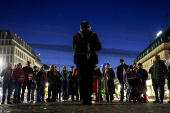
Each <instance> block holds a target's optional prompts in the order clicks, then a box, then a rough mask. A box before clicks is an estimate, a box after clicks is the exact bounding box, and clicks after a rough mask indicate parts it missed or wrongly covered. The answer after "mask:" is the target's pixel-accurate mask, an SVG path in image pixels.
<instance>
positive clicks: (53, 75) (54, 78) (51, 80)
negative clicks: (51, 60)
mask: <svg viewBox="0 0 170 113" xmlns="http://www.w3.org/2000/svg"><path fill="white" fill-rule="evenodd" d="M59 76H60V73H59V72H58V71H57V68H56V67H55V66H54V65H51V66H50V69H49V71H48V72H47V80H48V98H47V102H50V101H56V95H57V87H58V84H59ZM51 93H52V97H51Z"/></svg>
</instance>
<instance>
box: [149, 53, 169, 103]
mask: <svg viewBox="0 0 170 113" xmlns="http://www.w3.org/2000/svg"><path fill="white" fill-rule="evenodd" d="M149 72H150V74H151V75H152V85H153V88H154V92H155V97H156V100H155V101H154V103H159V98H158V89H159V90H160V92H159V94H160V100H161V101H160V103H163V98H164V85H165V75H166V74H167V72H168V69H167V67H166V65H165V63H164V61H162V60H161V59H160V55H155V62H154V64H153V65H152V67H151V68H150V69H149Z"/></svg>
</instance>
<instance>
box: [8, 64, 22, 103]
mask: <svg viewBox="0 0 170 113" xmlns="http://www.w3.org/2000/svg"><path fill="white" fill-rule="evenodd" d="M11 76H12V78H13V79H14V103H21V97H20V94H21V88H22V85H23V83H24V81H25V73H24V70H23V69H22V65H21V63H18V64H17V67H16V68H15V69H13V71H12V74H11Z"/></svg>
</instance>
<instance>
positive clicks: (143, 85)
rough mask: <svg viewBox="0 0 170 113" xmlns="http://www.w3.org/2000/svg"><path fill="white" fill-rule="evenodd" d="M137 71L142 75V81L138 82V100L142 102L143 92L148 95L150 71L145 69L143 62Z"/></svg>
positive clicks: (139, 64)
mask: <svg viewBox="0 0 170 113" xmlns="http://www.w3.org/2000/svg"><path fill="white" fill-rule="evenodd" d="M137 72H138V73H139V75H140V77H141V80H142V81H141V83H139V84H138V86H139V87H138V88H137V89H138V93H139V95H138V102H139V103H140V102H142V100H141V98H140V97H141V95H142V94H143V97H144V96H146V91H147V87H146V80H147V79H148V72H147V71H146V70H145V69H143V66H142V63H138V69H137Z"/></svg>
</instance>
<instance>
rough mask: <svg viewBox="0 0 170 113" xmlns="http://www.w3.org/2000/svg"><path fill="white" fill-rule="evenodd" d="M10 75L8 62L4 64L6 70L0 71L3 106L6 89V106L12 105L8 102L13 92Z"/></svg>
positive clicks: (10, 70)
mask: <svg viewBox="0 0 170 113" xmlns="http://www.w3.org/2000/svg"><path fill="white" fill-rule="evenodd" d="M11 74H12V68H11V64H10V63H9V62H7V63H6V68H5V69H4V70H3V71H2V73H1V77H3V86H2V95H3V96H2V103H1V104H4V102H5V97H6V90H7V89H8V94H7V104H12V103H11V102H10V97H11V94H12V90H13V83H12V81H13V78H12V77H11Z"/></svg>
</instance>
